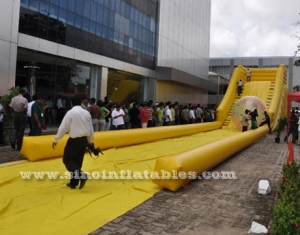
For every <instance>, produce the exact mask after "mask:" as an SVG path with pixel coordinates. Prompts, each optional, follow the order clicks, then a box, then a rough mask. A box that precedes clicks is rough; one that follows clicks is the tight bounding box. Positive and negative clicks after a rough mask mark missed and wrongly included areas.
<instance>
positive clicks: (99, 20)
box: [97, 5, 103, 24]
mask: <svg viewBox="0 0 300 235" xmlns="http://www.w3.org/2000/svg"><path fill="white" fill-rule="evenodd" d="M102 16H103V6H102V5H98V11H97V22H98V23H99V24H102V22H103V21H102Z"/></svg>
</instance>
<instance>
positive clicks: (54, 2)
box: [50, 0, 59, 6]
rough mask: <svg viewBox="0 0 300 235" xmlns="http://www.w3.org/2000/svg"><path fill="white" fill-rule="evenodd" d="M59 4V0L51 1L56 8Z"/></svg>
mask: <svg viewBox="0 0 300 235" xmlns="http://www.w3.org/2000/svg"><path fill="white" fill-rule="evenodd" d="M58 2H59V0H50V3H52V4H54V5H56V6H58Z"/></svg>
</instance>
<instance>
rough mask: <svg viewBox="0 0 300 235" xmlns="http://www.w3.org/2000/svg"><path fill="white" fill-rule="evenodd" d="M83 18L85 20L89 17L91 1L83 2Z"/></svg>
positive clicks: (85, 0)
mask: <svg viewBox="0 0 300 235" xmlns="http://www.w3.org/2000/svg"><path fill="white" fill-rule="evenodd" d="M83 6H84V7H83V16H84V17H86V18H89V17H90V9H91V1H90V0H84V5H83Z"/></svg>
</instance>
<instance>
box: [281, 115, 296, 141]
mask: <svg viewBox="0 0 300 235" xmlns="http://www.w3.org/2000/svg"><path fill="white" fill-rule="evenodd" d="M297 124H298V118H297V116H296V115H295V111H294V110H292V114H291V116H290V118H289V123H288V134H287V135H286V136H285V137H284V142H288V138H289V136H290V134H292V141H293V143H295V141H296V136H297V131H298V129H297Z"/></svg>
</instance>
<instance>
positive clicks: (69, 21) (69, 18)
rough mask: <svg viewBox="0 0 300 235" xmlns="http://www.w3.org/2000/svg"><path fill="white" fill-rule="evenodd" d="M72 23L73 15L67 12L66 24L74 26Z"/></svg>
mask: <svg viewBox="0 0 300 235" xmlns="http://www.w3.org/2000/svg"><path fill="white" fill-rule="evenodd" d="M74 21H75V14H74V13H72V12H70V11H69V12H68V20H67V23H68V24H69V25H74Z"/></svg>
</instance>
